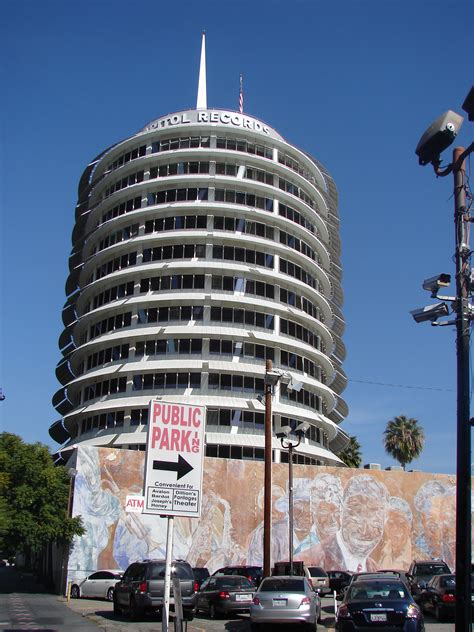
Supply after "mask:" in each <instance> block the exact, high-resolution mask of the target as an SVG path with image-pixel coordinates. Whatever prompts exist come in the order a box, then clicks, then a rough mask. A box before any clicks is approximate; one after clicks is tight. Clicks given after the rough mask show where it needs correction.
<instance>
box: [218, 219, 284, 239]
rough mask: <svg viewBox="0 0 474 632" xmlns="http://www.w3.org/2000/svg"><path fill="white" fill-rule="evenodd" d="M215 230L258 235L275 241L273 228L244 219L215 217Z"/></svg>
mask: <svg viewBox="0 0 474 632" xmlns="http://www.w3.org/2000/svg"><path fill="white" fill-rule="evenodd" d="M214 230H230V231H232V232H238V233H245V234H247V235H257V236H258V237H264V238H265V239H273V235H274V230H273V226H267V225H266V224H263V223H262V222H253V221H251V220H249V219H245V218H243V217H220V216H216V217H214Z"/></svg>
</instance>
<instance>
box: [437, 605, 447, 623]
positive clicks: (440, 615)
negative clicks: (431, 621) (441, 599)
mask: <svg viewBox="0 0 474 632" xmlns="http://www.w3.org/2000/svg"><path fill="white" fill-rule="evenodd" d="M435 617H436V620H437V621H439V622H440V623H443V621H444V620H445V618H446V617H445V615H444V612H443V610H441V608H440V607H439V604H436V606H435Z"/></svg>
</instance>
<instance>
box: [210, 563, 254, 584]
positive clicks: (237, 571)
mask: <svg viewBox="0 0 474 632" xmlns="http://www.w3.org/2000/svg"><path fill="white" fill-rule="evenodd" d="M212 575H213V576H215V575H242V576H243V577H247V579H250V581H251V582H253V583H254V584H255V586H259V585H260V582H261V581H262V577H263V569H262V567H261V566H224V567H223V568H219V569H218V570H217V571H214V573H212Z"/></svg>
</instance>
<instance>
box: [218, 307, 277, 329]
mask: <svg viewBox="0 0 474 632" xmlns="http://www.w3.org/2000/svg"><path fill="white" fill-rule="evenodd" d="M211 321H216V322H220V323H236V324H243V323H245V324H246V325H252V326H256V327H262V328H263V329H271V330H272V331H273V328H274V321H275V318H274V316H273V314H265V313H263V312H254V311H252V310H249V309H237V308H235V309H234V308H232V307H211Z"/></svg>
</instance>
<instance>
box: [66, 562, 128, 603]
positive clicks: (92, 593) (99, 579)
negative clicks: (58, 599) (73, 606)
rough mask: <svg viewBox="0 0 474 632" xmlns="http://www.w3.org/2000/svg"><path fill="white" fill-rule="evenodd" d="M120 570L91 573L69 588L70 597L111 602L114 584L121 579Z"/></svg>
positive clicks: (121, 573)
mask: <svg viewBox="0 0 474 632" xmlns="http://www.w3.org/2000/svg"><path fill="white" fill-rule="evenodd" d="M122 575H123V571H121V570H117V569H114V570H101V571H95V572H94V573H91V574H90V575H89V576H88V577H86V578H85V579H83V580H82V581H79V582H74V583H73V584H72V586H71V597H72V598H73V599H78V598H79V597H92V598H95V599H107V600H108V601H113V598H114V587H115V584H116V583H117V582H118V581H120V580H121V579H122Z"/></svg>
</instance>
